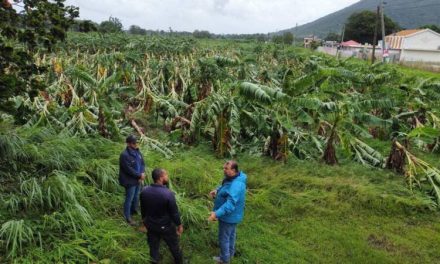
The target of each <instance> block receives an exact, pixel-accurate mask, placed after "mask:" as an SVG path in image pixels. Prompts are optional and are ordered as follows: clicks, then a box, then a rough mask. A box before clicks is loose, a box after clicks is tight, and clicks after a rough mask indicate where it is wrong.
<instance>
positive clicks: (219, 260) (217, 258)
mask: <svg viewBox="0 0 440 264" xmlns="http://www.w3.org/2000/svg"><path fill="white" fill-rule="evenodd" d="M212 259H213V260H214V261H215V262H216V263H217V264H227V263H226V262H223V261H222V259H221V258H220V257H219V256H215V257H212Z"/></svg>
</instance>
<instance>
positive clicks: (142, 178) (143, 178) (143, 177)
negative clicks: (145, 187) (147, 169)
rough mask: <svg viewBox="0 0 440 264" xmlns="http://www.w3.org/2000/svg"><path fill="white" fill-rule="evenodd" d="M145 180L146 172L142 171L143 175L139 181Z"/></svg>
mask: <svg viewBox="0 0 440 264" xmlns="http://www.w3.org/2000/svg"><path fill="white" fill-rule="evenodd" d="M144 180H145V173H143V172H142V173H141V177H140V178H139V182H140V183H141V182H143V181H144Z"/></svg>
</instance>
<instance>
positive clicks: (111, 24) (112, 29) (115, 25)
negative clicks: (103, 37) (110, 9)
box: [99, 17, 122, 33]
mask: <svg viewBox="0 0 440 264" xmlns="http://www.w3.org/2000/svg"><path fill="white" fill-rule="evenodd" d="M99 31H100V32H102V33H120V32H122V22H121V20H119V18H117V17H110V18H109V19H108V20H107V21H103V22H101V24H99Z"/></svg>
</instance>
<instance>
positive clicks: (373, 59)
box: [371, 6, 380, 63]
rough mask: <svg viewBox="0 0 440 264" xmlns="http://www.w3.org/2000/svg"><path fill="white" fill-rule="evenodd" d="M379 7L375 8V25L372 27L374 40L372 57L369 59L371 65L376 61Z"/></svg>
mask: <svg viewBox="0 0 440 264" xmlns="http://www.w3.org/2000/svg"><path fill="white" fill-rule="evenodd" d="M379 16H380V6H377V12H376V25H375V26H374V38H373V55H372V57H371V63H374V61H375V60H376V57H375V56H376V42H377V27H378V26H379Z"/></svg>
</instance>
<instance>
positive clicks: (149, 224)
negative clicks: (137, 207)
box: [141, 169, 183, 264]
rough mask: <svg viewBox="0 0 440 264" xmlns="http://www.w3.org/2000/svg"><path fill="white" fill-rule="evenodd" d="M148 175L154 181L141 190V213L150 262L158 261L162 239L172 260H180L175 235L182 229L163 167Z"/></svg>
mask: <svg viewBox="0 0 440 264" xmlns="http://www.w3.org/2000/svg"><path fill="white" fill-rule="evenodd" d="M151 176H152V178H153V181H154V183H153V184H152V185H150V186H147V187H144V188H143V190H142V192H141V215H142V220H143V222H144V225H145V227H146V228H147V240H148V245H149V247H150V257H151V260H152V263H159V245H160V239H161V238H162V239H163V240H165V242H166V244H167V245H168V248H169V249H170V251H171V254H172V255H173V257H174V263H176V264H181V263H183V259H182V251H181V250H180V246H179V238H178V236H180V235H181V234H182V232H183V225H182V222H181V220H180V214H179V209H178V208H177V204H176V199H175V197H174V194H173V193H172V192H171V191H170V190H169V189H168V188H167V185H168V173H167V172H166V171H165V170H164V169H154V170H153V172H152V175H151ZM176 226H177V229H176Z"/></svg>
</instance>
